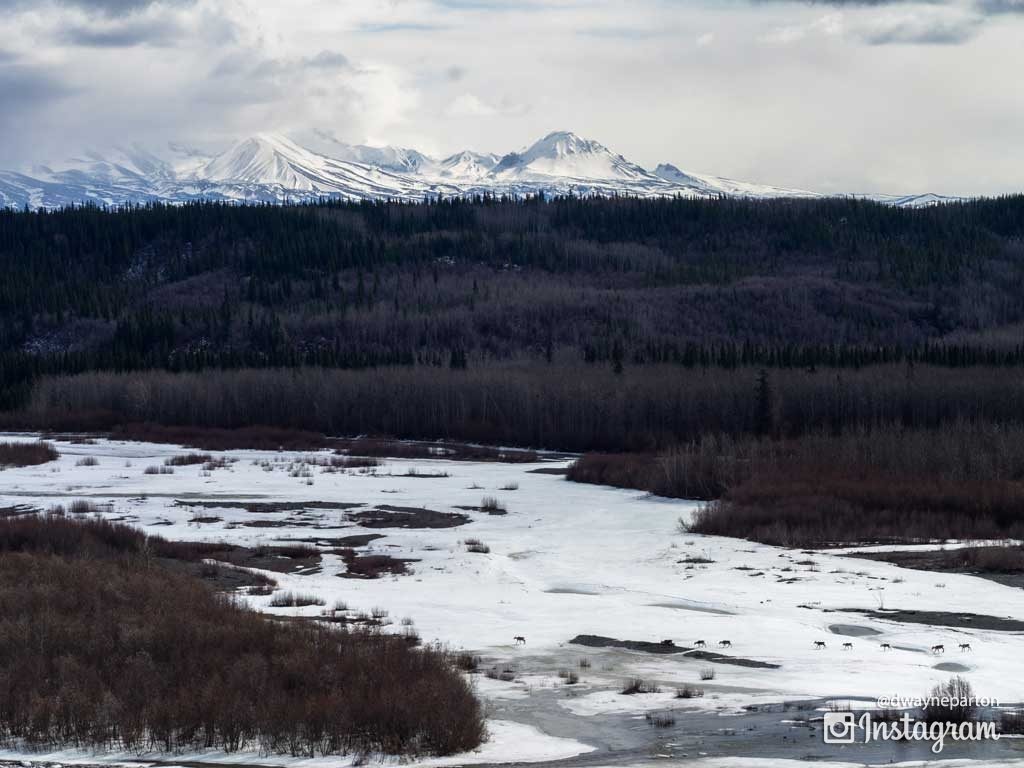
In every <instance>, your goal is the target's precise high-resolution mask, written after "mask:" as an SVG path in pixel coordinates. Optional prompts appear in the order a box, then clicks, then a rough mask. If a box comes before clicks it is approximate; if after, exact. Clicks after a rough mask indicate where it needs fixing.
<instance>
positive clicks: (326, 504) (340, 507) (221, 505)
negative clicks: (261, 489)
mask: <svg viewBox="0 0 1024 768" xmlns="http://www.w3.org/2000/svg"><path fill="white" fill-rule="evenodd" d="M174 503H175V504H176V505H178V506H182V507H200V508H202V509H241V510H244V511H246V512H248V513H250V514H253V515H272V514H276V513H278V512H298V511H306V510H313V509H320V510H327V511H329V512H330V511H333V512H346V511H348V510H350V509H356V508H358V507H362V506H365V505H364V504H354V503H349V502H344V501H342V502H338V501H181V500H180V499H179V500H176V501H175V502H174Z"/></svg>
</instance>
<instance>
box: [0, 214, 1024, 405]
mask: <svg viewBox="0 0 1024 768" xmlns="http://www.w3.org/2000/svg"><path fill="white" fill-rule="evenodd" d="M1022 237H1024V197H1007V198H1001V199H991V200H982V201H977V202H970V203H962V204H955V205H945V206H939V207H934V208H927V209H921V210H902V209H897V208H892V207H887V206H883V205H879V204H875V203H871V202H866V201H858V200H852V199H834V200H820V201H799V200H780V201H767V202H755V201H743V200H714V201H693V200H681V199H669V200H636V199H629V198H616V199H578V198H558V199H553V200H541V199H526V200H499V199H491V198H480V199H476V200H458V199H452V200H444V201H435V202H430V203H424V204H401V203H371V202H363V203H343V202H324V203H321V204H316V205H306V206H232V205H223V204H213V203H204V204H193V205H185V206H178V207H173V206H162V205H151V206H145V207H137V208H129V209H124V210H119V211H106V210H100V209H97V208H88V207H87V208H75V209H69V210H63V211H56V212H43V211H40V212H14V211H0V270H2V274H3V275H4V280H3V281H2V283H0V408H10V407H13V406H15V405H18V404H20V403H23V402H24V400H25V398H26V397H27V396H28V393H29V391H30V390H31V386H32V383H33V382H34V381H35V380H37V379H38V378H39V377H42V376H47V375H60V374H68V373H79V372H85V371H92V370H115V371H128V370H142V369H164V370H170V371H195V370H203V369H207V368H222V369H224V368H264V367H269V368H276V367H300V366H322V367H331V368H367V367H376V366H406V367H425V368H441V367H443V368H453V369H462V368H467V367H469V368H473V367H483V366H487V365H492V364H494V363H496V362H507V361H514V362H533V363H536V364H539V365H553V366H559V365H573V364H575V363H577V362H581V361H582V362H587V363H591V364H593V365H594V366H597V367H608V368H612V369H613V370H621V369H622V368H624V367H630V366H648V365H654V364H665V363H669V364H675V365H681V366H683V367H693V368H699V367H725V368H742V367H744V366H750V365H757V366H766V367H778V368H786V367H793V368H801V367H835V368H848V367H858V366H864V365H873V364H884V363H891V362H908V361H909V362H914V363H917V364H934V365H944V366H951V367H952V366H968V365H1001V366H1019V365H1020V364H1021V363H1022V362H1024V346H1022V340H1024V259H1022V256H1024V245H1022Z"/></svg>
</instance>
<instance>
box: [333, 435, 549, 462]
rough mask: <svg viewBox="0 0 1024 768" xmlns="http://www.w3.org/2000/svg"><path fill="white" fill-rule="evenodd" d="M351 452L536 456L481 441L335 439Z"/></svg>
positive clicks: (460, 457) (452, 457)
mask: <svg viewBox="0 0 1024 768" xmlns="http://www.w3.org/2000/svg"><path fill="white" fill-rule="evenodd" d="M335 444H336V445H337V446H338V447H339V448H340V449H341V450H344V451H345V452H347V453H348V454H349V455H351V456H377V457H381V458H392V459H447V460H448V461H493V462H502V463H506V464H529V463H532V462H535V461H537V460H538V458H537V453H536V452H535V451H528V450H519V449H513V448H491V447H489V446H485V445H471V444H469V443H449V442H417V441H402V440H393V439H389V438H376V437H360V438H354V439H340V440H338V441H336V443H335Z"/></svg>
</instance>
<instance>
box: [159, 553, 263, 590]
mask: <svg viewBox="0 0 1024 768" xmlns="http://www.w3.org/2000/svg"><path fill="white" fill-rule="evenodd" d="M158 562H159V563H160V564H161V565H162V566H164V567H165V568H167V569H168V570H171V571H175V572H177V573H181V574H185V575H188V576H192V577H194V578H197V579H200V580H202V582H203V583H204V584H206V585H207V586H208V587H210V588H211V589H214V590H216V591H218V592H234V591H236V590H239V589H248V588H251V587H259V588H264V587H275V586H277V582H276V581H274V580H273V579H271V578H270V577H268V576H264V575H263V574H262V573H256V572H255V571H250V570H247V569H245V568H233V567H230V566H224V565H216V564H213V563H202V562H193V561H188V560H174V559H171V558H165V557H161V558H159V560H158Z"/></svg>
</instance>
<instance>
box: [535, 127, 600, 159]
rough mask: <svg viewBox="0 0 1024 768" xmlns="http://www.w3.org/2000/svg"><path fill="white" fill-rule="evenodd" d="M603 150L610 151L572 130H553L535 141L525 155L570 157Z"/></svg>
mask: <svg viewBox="0 0 1024 768" xmlns="http://www.w3.org/2000/svg"><path fill="white" fill-rule="evenodd" d="M601 152H608V149H607V148H606V147H605V146H604V145H603V144H601V143H599V142H596V141H594V140H592V139H585V138H583V137H582V136H579V135H577V134H575V133H573V132H572V131H553V132H551V133H549V134H548V135H547V136H545V137H544V138H542V139H539V140H537V141H536V142H534V143H533V144H532V145H531V146H530V148H529V149H527V150H526V151H525V152H524V153H523V156H524V157H529V156H536V157H570V156H572V155H588V154H597V153H601Z"/></svg>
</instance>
